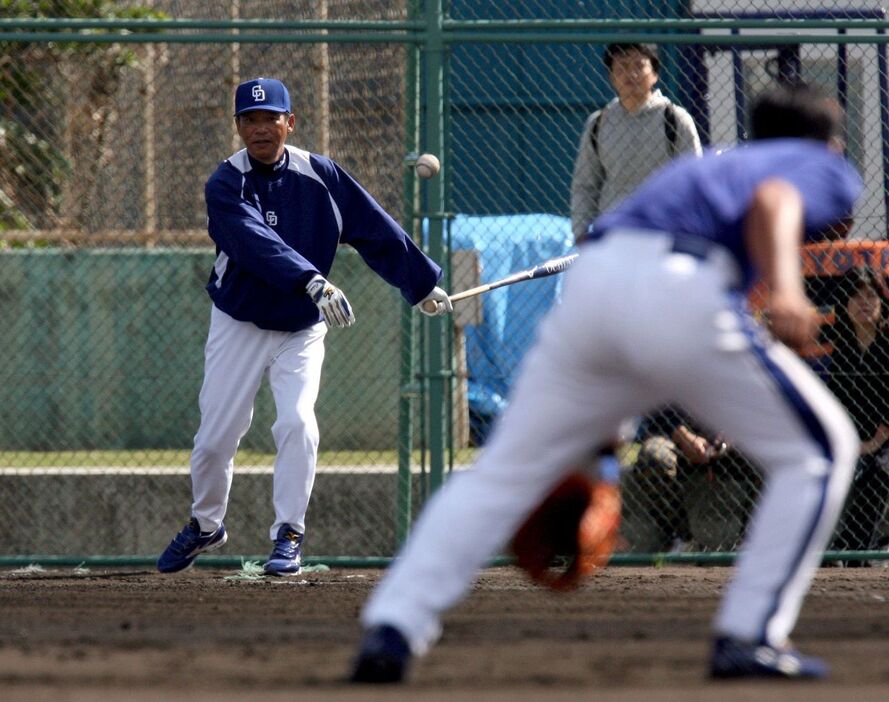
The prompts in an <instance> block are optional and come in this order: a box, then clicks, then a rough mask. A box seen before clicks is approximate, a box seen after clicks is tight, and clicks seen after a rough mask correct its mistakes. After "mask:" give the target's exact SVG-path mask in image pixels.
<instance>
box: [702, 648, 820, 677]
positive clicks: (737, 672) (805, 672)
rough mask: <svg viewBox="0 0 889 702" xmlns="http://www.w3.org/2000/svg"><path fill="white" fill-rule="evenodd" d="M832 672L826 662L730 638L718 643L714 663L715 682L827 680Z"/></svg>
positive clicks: (711, 663)
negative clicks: (789, 679)
mask: <svg viewBox="0 0 889 702" xmlns="http://www.w3.org/2000/svg"><path fill="white" fill-rule="evenodd" d="M828 672H829V670H828V667H827V664H826V663H825V662H824V661H822V660H821V659H819V658H812V657H811V656H803V655H802V654H800V653H799V652H798V651H794V650H793V649H792V648H775V647H774V646H768V645H766V644H750V643H744V642H742V641H737V640H736V639H730V638H720V639H716V641H715V642H714V643H713V654H712V657H711V659H710V677H713V678H794V679H801V678H825V677H827V674H828Z"/></svg>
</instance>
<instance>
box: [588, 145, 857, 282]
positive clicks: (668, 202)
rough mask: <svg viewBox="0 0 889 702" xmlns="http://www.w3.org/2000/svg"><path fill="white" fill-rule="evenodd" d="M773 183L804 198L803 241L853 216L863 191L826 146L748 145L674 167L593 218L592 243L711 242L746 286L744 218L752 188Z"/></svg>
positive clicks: (749, 272)
mask: <svg viewBox="0 0 889 702" xmlns="http://www.w3.org/2000/svg"><path fill="white" fill-rule="evenodd" d="M773 178H777V179H781V180H784V181H787V182H789V183H791V184H792V185H794V186H795V187H796V188H797V190H799V192H800V194H801V195H802V198H803V203H804V217H805V221H804V228H805V238H806V240H807V241H815V240H818V239H820V238H821V237H822V236H823V235H824V233H825V231H826V230H827V229H828V227H830V226H831V225H833V224H837V223H838V222H840V221H841V220H842V219H844V218H846V217H851V216H852V207H853V205H854V204H855V200H856V199H857V198H858V196H859V195H860V194H861V190H862V187H863V186H862V182H861V177H860V176H859V175H858V173H857V172H856V171H855V169H854V168H853V167H852V166H851V165H850V164H849V162H848V161H847V160H846V159H845V158H844V157H843V156H841V155H840V154H837V153H834V152H833V151H830V150H829V149H828V148H827V145H826V144H825V143H824V142H821V141H812V140H808V139H769V140H762V141H754V142H750V143H748V144H744V145H742V146H739V147H736V148H733V149H729V150H727V151H723V152H721V153H717V152H709V153H707V154H705V155H704V157H703V158H692V157H683V158H679V159H676V160H675V161H672V162H671V163H669V164H668V165H666V166H665V167H664V168H662V169H660V170H659V171H657V172H656V173H654V174H653V175H651V176H650V177H649V178H648V179H647V180H646V181H645V182H644V183H642V185H640V186H639V187H638V188H637V189H636V190H635V192H634V193H633V194H632V195H630V196H629V197H628V198H626V199H625V200H623V201H622V202H621V203H619V204H618V205H616V206H615V207H613V208H612V209H610V210H609V211H607V212H605V213H603V214H602V215H601V216H600V217H599V218H598V219H596V220H595V221H594V222H593V224H592V230H593V231H594V232H595V234H596V236H597V237H598V236H601V235H604V234H605V233H607V232H608V231H609V230H611V229H615V228H626V227H629V228H634V229H651V230H657V231H665V232H671V233H674V234H683V235H687V236H691V237H700V238H702V239H707V240H709V241H713V242H716V243H718V244H720V245H722V246H724V247H725V248H727V249H728V250H729V251H730V252H731V253H732V254H733V255H734V257H735V258H736V259H737V261H738V263H739V264H740V266H741V270H742V273H743V276H744V281H745V285H749V284H750V283H751V282H752V281H753V280H754V279H755V278H756V276H757V273H756V271H754V270H753V265H752V263H751V261H750V259H749V257H748V255H747V251H746V247H745V246H744V237H743V231H744V219H745V217H746V215H747V210H748V208H749V206H750V202H751V199H752V197H753V194H754V192H755V191H756V188H757V187H758V186H759V185H760V183H762V182H763V181H765V180H770V179H773Z"/></svg>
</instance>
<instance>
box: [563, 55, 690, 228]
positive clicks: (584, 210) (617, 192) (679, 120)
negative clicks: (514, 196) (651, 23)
mask: <svg viewBox="0 0 889 702" xmlns="http://www.w3.org/2000/svg"><path fill="white" fill-rule="evenodd" d="M605 66H606V68H607V69H608V77H609V78H610V79H611V84H612V85H613V86H614V89H615V91H616V92H617V97H616V98H614V99H613V100H612V101H611V102H609V103H608V104H607V105H606V106H605V107H603V108H602V109H601V110H597V111H596V112H594V113H593V114H591V115H590V117H589V118H588V119H587V121H586V124H585V126H584V129H583V133H582V134H581V137H580V145H579V148H578V150H577V158H576V160H575V162H574V175H573V177H572V179H571V229H572V231H573V233H574V239H575V241H578V240H580V239H581V238H582V237H583V235H584V234H585V232H586V229H587V226H588V225H589V223H590V222H592V221H593V220H594V219H595V218H596V217H598V216H599V215H600V214H601V213H602V212H603V211H604V210H606V209H607V208H608V207H610V206H611V205H613V204H615V203H616V202H617V201H618V200H622V199H623V198H624V197H626V196H627V195H629V194H630V193H631V192H632V191H633V190H634V189H635V188H636V186H637V185H639V184H640V183H641V182H642V181H643V180H645V178H647V177H648V175H649V174H650V173H651V172H652V171H654V170H656V169H657V168H659V167H660V166H663V165H664V164H665V163H667V161H669V160H670V159H671V158H673V157H674V156H677V155H679V154H685V153H695V154H698V155H700V154H701V140H700V138H699V137H698V131H697V129H696V128H695V123H694V120H693V119H692V117H691V115H690V114H689V113H688V112H686V111H685V110H684V109H682V108H681V107H679V106H678V105H674V104H673V103H672V102H670V100H669V99H668V98H666V97H665V96H664V95H662V94H661V91H660V90H658V89H657V88H655V87H654V86H655V85H656V84H657V81H658V72H659V71H660V61H659V59H658V52H657V47H656V46H654V45H649V44H609V45H608V46H607V47H606V49H605Z"/></svg>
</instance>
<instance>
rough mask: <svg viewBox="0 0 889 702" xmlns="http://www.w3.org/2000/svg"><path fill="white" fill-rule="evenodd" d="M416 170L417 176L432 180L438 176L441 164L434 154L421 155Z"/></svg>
mask: <svg viewBox="0 0 889 702" xmlns="http://www.w3.org/2000/svg"><path fill="white" fill-rule="evenodd" d="M414 168H416V169H417V175H418V176H420V177H421V178H432V177H433V176H434V175H437V174H438V171H439V169H440V168H441V163H439V161H438V157H437V156H435V155H434V154H421V155H420V157H419V158H418V159H417V163H416V165H415V166H414Z"/></svg>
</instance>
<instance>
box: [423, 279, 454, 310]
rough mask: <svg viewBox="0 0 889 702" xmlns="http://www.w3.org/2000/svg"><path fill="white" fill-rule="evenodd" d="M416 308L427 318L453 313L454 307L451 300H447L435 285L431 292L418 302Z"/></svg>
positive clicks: (443, 292) (445, 294) (445, 295)
mask: <svg viewBox="0 0 889 702" xmlns="http://www.w3.org/2000/svg"><path fill="white" fill-rule="evenodd" d="M416 306H417V307H419V308H420V312H422V313H423V314H425V315H426V316H427V317H441V316H442V315H444V314H448V313H449V312H453V311H454V305H453V303H452V302H451V298H449V297H448V294H447V293H446V292H445V291H444V290H442V289H441V288H440V287H438V286H437V285H436V286H435V287H434V288H432V292H430V293H429V294H428V295H427V296H426V297H424V298H423V299H422V300H420V301H419V302H418V303H417V305H416Z"/></svg>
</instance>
